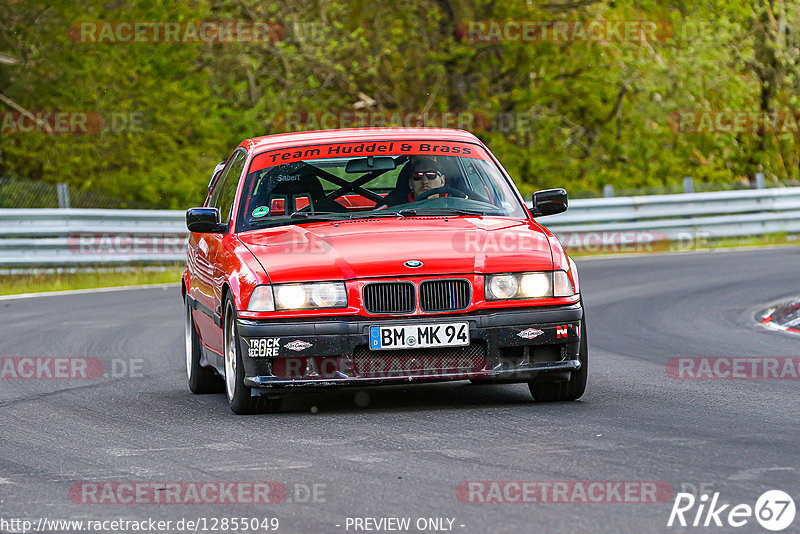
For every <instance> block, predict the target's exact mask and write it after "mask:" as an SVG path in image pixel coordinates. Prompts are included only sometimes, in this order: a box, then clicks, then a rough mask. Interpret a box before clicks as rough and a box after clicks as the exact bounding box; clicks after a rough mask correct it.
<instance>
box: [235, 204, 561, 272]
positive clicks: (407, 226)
mask: <svg viewBox="0 0 800 534" xmlns="http://www.w3.org/2000/svg"><path fill="white" fill-rule="evenodd" d="M238 237H239V240H241V241H242V243H244V244H245V246H247V248H248V249H249V250H250V251H251V252H252V253H253V254H254V255H255V257H256V258H258V261H259V262H261V265H262V266H263V267H264V269H265V271H266V272H267V274H268V275H269V278H270V281H271V282H272V283H285V282H309V281H322V280H351V279H356V278H378V277H392V276H427V275H441V274H468V273H494V272H512V271H539V270H550V269H552V268H553V259H552V255H551V252H550V244H549V242H548V240H547V237H546V236H545V235H544V233H543V232H542V230H541V229H540V228H539V227H538V226H537V225H536V224H535V223H533V222H531V221H529V220H527V219H516V218H510V217H455V218H445V217H409V218H403V219H366V220H351V221H338V222H318V223H308V224H303V225H293V226H281V227H277V228H268V229H264V230H255V231H250V232H244V233H241V234H239V236H238ZM408 260H419V261H421V262H422V266H421V267H419V268H415V269H413V268H409V267H406V266H405V265H404V262H406V261H408Z"/></svg>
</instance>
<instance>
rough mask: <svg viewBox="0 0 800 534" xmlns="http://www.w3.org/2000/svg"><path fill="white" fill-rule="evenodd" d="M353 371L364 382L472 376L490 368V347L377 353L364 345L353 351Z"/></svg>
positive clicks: (473, 346) (471, 345) (481, 345)
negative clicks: (487, 352) (487, 354)
mask: <svg viewBox="0 0 800 534" xmlns="http://www.w3.org/2000/svg"><path fill="white" fill-rule="evenodd" d="M353 367H354V370H355V373H356V376H358V377H360V378H387V377H391V378H394V377H409V376H410V377H424V376H431V377H435V376H441V375H444V374H463V375H464V378H469V375H470V374H471V373H475V372H478V371H480V370H482V369H484V368H485V367H486V347H485V345H484V344H483V343H472V344H470V345H467V346H466V347H433V348H427V349H401V350H390V351H374V350H370V349H369V348H368V347H366V346H364V345H360V346H358V347H356V348H355V350H354V351H353Z"/></svg>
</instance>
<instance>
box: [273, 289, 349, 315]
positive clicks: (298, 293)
mask: <svg viewBox="0 0 800 534" xmlns="http://www.w3.org/2000/svg"><path fill="white" fill-rule="evenodd" d="M273 290H274V293H275V308H276V309H278V310H301V309H307V308H346V307H347V290H346V289H345V286H344V282H321V283H313V284H281V285H276V286H273Z"/></svg>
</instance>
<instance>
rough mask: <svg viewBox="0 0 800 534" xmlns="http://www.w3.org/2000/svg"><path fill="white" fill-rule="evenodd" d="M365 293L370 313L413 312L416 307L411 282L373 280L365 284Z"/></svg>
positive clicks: (367, 308) (365, 303) (366, 305)
mask: <svg viewBox="0 0 800 534" xmlns="http://www.w3.org/2000/svg"><path fill="white" fill-rule="evenodd" d="M363 295H364V309H366V310H367V311H368V312H369V313H411V312H413V311H414V309H415V308H416V303H415V301H414V284H412V283H411V282H373V283H371V284H367V285H365V286H364V293H363Z"/></svg>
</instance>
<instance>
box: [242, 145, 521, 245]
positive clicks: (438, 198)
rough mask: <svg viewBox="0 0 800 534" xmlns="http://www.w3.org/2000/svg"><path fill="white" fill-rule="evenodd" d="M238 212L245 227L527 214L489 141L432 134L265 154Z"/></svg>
mask: <svg viewBox="0 0 800 534" xmlns="http://www.w3.org/2000/svg"><path fill="white" fill-rule="evenodd" d="M381 149H383V150H381ZM329 156H335V157H329ZM238 213H239V215H238V217H237V218H238V221H237V228H238V229H239V231H247V230H253V229H257V228H264V227H269V226H280V225H286V224H298V223H302V222H309V221H319V220H341V219H351V218H371V217H404V216H413V215H452V216H459V215H463V216H470V215H472V216H481V215H492V216H509V217H525V216H526V215H527V214H526V212H525V210H524V208H523V206H522V204H521V202H520V201H519V199H518V198H517V196H516V194H515V193H514V191H513V189H512V187H511V186H510V184H509V182H508V180H507V179H506V178H505V177H504V176H503V174H502V173H501V172H500V169H499V168H498V167H497V165H496V164H495V163H494V162H493V161H492V160H491V158H490V157H489V155H488V154H487V153H486V151H485V150H484V149H483V148H481V147H480V146H478V145H474V144H471V143H460V142H443V143H438V144H437V143H431V142H427V141H426V142H421V141H409V142H405V141H403V142H371V143H341V144H331V145H322V146H320V145H315V146H310V147H292V148H291V149H282V150H273V151H269V152H264V153H261V154H258V155H256V156H255V157H254V158H253V159H252V161H251V164H250V169H249V170H248V174H247V176H246V177H245V183H244V184H243V187H242V197H241V199H240V202H239V210H238Z"/></svg>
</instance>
